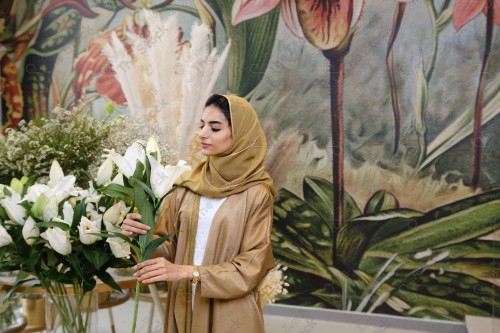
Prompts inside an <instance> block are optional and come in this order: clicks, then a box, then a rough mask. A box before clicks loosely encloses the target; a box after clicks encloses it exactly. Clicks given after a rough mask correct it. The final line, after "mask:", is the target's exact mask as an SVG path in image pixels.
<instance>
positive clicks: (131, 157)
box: [104, 141, 146, 178]
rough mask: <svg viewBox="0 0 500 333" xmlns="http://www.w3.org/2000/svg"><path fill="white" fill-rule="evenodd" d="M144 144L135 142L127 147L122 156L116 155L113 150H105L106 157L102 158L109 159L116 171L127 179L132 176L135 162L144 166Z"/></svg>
mask: <svg viewBox="0 0 500 333" xmlns="http://www.w3.org/2000/svg"><path fill="white" fill-rule="evenodd" d="M143 146H144V144H143V142H141V141H135V142H134V143H132V145H130V147H128V149H127V151H126V152H125V155H124V156H122V155H120V154H118V153H117V152H116V151H115V150H114V149H111V150H107V152H108V153H107V155H104V157H107V158H110V159H111V160H113V162H114V163H115V164H116V166H117V167H118V170H120V172H121V173H122V174H123V175H125V177H127V178H129V177H131V176H132V175H133V174H134V171H135V167H136V165H137V161H139V162H141V163H142V164H144V162H145V159H146V154H145V152H144V148H143Z"/></svg>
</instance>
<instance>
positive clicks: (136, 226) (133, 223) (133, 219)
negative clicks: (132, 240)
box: [122, 213, 151, 236]
mask: <svg viewBox="0 0 500 333" xmlns="http://www.w3.org/2000/svg"><path fill="white" fill-rule="evenodd" d="M141 218H142V216H141V214H138V213H130V214H127V217H126V218H125V220H123V222H122V234H123V235H125V236H137V235H144V234H145V233H146V232H148V230H149V229H151V228H150V227H149V226H147V225H145V224H144V223H142V222H141Z"/></svg>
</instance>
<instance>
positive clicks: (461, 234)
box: [370, 199, 500, 254]
mask: <svg viewBox="0 0 500 333" xmlns="http://www.w3.org/2000/svg"><path fill="white" fill-rule="evenodd" d="M499 211H500V199H497V200H494V201H490V202H487V203H483V204H479V205H477V206H473V207H470V208H468V209H464V210H463V211H460V212H456V213H453V214H451V215H448V216H445V217H442V218H439V219H436V220H434V221H432V222H429V223H425V224H420V225H418V226H415V227H411V226H409V230H407V231H404V232H401V233H400V234H398V235H396V236H394V237H391V238H389V239H386V240H384V241H381V242H380V243H378V244H375V245H373V246H372V247H370V250H374V251H375V250H378V251H391V252H396V253H403V254H404V253H414V252H419V251H424V250H427V249H434V248H440V247H444V246H448V245H453V244H457V243H460V242H463V241H466V240H469V239H473V238H476V237H479V236H481V235H484V234H486V233H488V232H491V231H493V230H496V229H498V227H499V226H500V216H499V215H498V212H499ZM417 219H418V218H417ZM421 219H424V220H425V216H423V217H421ZM379 232H380V230H379Z"/></svg>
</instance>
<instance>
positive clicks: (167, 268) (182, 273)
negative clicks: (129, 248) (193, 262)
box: [134, 257, 193, 284]
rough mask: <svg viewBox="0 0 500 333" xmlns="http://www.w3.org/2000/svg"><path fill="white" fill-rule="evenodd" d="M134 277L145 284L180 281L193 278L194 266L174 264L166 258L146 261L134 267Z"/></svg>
mask: <svg viewBox="0 0 500 333" xmlns="http://www.w3.org/2000/svg"><path fill="white" fill-rule="evenodd" d="M134 268H135V269H137V272H135V273H134V276H136V277H137V279H138V280H139V281H140V282H142V283H145V284H149V283H154V282H160V281H178V280H183V279H190V278H192V276H193V266H189V265H177V264H173V263H171V262H170V261H168V260H167V259H165V258H162V257H158V258H154V259H148V260H144V261H143V262H141V263H138V264H137V265H135V266H134Z"/></svg>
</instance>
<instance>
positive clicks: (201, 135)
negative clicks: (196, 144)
mask: <svg viewBox="0 0 500 333" xmlns="http://www.w3.org/2000/svg"><path fill="white" fill-rule="evenodd" d="M206 128H207V126H203V127H202V128H200V129H198V138H200V139H202V138H203V139H204V138H206V137H207V129H206Z"/></svg>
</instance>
